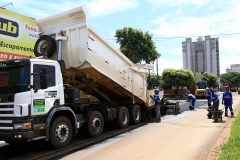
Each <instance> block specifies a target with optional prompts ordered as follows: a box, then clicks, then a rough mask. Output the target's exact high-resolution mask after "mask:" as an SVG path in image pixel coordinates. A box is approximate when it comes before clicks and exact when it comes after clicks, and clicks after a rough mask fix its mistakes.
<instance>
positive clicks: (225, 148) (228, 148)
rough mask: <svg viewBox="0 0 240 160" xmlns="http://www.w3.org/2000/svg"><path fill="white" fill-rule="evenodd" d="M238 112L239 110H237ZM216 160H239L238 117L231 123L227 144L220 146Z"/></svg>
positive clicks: (239, 127) (239, 122)
mask: <svg viewBox="0 0 240 160" xmlns="http://www.w3.org/2000/svg"><path fill="white" fill-rule="evenodd" d="M239 112H240V110H239ZM220 149H221V151H222V152H221V153H220V155H219V157H218V160H240V116H239V114H238V116H237V117H236V119H235V120H234V122H233V125H232V128H231V133H230V136H229V138H228V141H227V143H225V144H223V145H222V146H221V148H220Z"/></svg>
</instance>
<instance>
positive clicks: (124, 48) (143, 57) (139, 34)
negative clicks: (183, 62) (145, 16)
mask: <svg viewBox="0 0 240 160" xmlns="http://www.w3.org/2000/svg"><path fill="white" fill-rule="evenodd" d="M115 37H116V38H117V43H119V44H120V51H121V52H122V53H123V54H124V55H125V56H126V57H128V58H129V59H130V60H131V61H132V62H133V63H141V61H145V62H146V63H148V64H149V63H150V62H152V61H154V60H155V59H157V58H159V57H160V56H161V54H160V53H158V51H157V50H156V46H155V44H154V43H153V41H152V35H151V34H149V33H148V32H145V33H143V31H142V30H140V29H133V28H131V27H125V28H123V29H118V30H117V31H116V33H115Z"/></svg>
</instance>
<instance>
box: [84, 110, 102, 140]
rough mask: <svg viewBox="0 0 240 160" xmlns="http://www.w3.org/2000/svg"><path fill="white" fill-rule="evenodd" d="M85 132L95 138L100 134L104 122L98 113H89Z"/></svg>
mask: <svg viewBox="0 0 240 160" xmlns="http://www.w3.org/2000/svg"><path fill="white" fill-rule="evenodd" d="M87 124H88V126H87V130H88V133H89V134H90V136H92V137H97V136H99V135H101V134H102V132H103V128H104V121H103V117H102V114H101V113H100V112H98V111H90V112H89V113H88V122H87Z"/></svg>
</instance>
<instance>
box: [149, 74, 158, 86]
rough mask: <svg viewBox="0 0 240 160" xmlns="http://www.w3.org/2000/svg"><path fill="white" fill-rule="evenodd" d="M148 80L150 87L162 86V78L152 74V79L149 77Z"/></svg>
mask: <svg viewBox="0 0 240 160" xmlns="http://www.w3.org/2000/svg"><path fill="white" fill-rule="evenodd" d="M147 79H148V85H149V86H153V87H159V85H160V76H159V77H157V75H156V74H154V73H150V77H149V75H148V77H147Z"/></svg>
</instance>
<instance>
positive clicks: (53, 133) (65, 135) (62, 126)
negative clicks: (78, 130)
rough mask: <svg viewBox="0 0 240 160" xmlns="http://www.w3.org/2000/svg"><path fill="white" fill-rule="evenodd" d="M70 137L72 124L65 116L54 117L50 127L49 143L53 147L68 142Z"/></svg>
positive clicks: (58, 146) (59, 146) (61, 145)
mask: <svg viewBox="0 0 240 160" xmlns="http://www.w3.org/2000/svg"><path fill="white" fill-rule="evenodd" d="M71 139H72V124H71V122H70V120H69V119H68V118H67V117H64V116H61V117H58V118H56V119H55V120H54V121H53V123H52V126H51V129H50V143H51V145H52V146H53V147H54V148H61V147H64V146H66V145H68V144H69V142H70V141H71Z"/></svg>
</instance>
